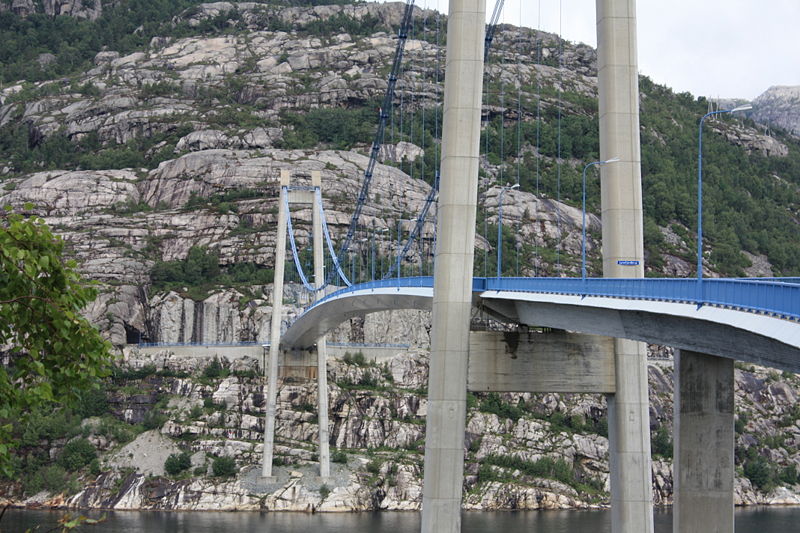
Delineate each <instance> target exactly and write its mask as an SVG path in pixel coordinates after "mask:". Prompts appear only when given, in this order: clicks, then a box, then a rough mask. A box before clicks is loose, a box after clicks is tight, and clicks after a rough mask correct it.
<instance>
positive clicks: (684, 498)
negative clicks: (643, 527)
mask: <svg viewBox="0 0 800 533" xmlns="http://www.w3.org/2000/svg"><path fill="white" fill-rule="evenodd" d="M733 394H734V371H733V359H727V358H723V357H715V356H713V355H707V354H703V353H698V352H692V351H689V350H680V351H676V354H675V402H674V423H675V429H674V454H673V456H674V463H673V465H674V466H673V469H674V471H673V476H672V477H673V480H674V481H673V483H674V506H673V518H672V520H673V522H672V523H673V526H672V531H674V532H675V533H730V532H732V531H733V527H734V524H733V481H734V469H735V465H734V457H733V448H734V426H733V422H734V420H733V417H734V395H733Z"/></svg>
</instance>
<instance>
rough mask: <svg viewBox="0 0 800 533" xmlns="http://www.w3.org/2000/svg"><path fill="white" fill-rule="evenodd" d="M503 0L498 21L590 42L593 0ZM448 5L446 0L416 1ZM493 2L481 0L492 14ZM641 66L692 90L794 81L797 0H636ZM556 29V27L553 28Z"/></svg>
mask: <svg viewBox="0 0 800 533" xmlns="http://www.w3.org/2000/svg"><path fill="white" fill-rule="evenodd" d="M520 1H521V0H506V2H505V8H504V9H503V17H502V22H505V23H508V24H514V25H519V21H520V18H521V20H522V24H523V25H524V26H528V27H532V28H539V29H542V30H545V31H550V32H555V33H561V35H562V36H563V37H564V38H566V39H568V40H570V41H573V42H583V43H586V44H589V45H591V46H593V47H594V46H596V44H597V43H596V28H595V0H522V6H523V8H522V11H520ZM416 5H418V6H420V7H428V8H433V9H439V10H440V11H446V10H447V6H448V1H447V0H416ZM494 5H495V0H487V4H486V9H487V11H488V12H489V14H491V11H492V10H493V9H494ZM636 9H637V15H638V43H639V72H640V73H641V74H644V75H647V76H649V77H650V78H651V79H652V80H653V81H655V82H657V83H661V84H664V85H667V86H668V87H671V88H672V89H674V90H675V91H678V92H682V91H689V92H691V93H692V94H694V95H695V96H701V95H702V96H708V97H712V98H713V97H722V98H734V97H735V98H746V99H753V98H755V97H756V96H758V95H759V94H761V93H762V92H764V91H765V90H767V89H768V88H769V87H770V86H772V85H800V0H638V1H637V2H636ZM559 28H561V31H560V32H559Z"/></svg>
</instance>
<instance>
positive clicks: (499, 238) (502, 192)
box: [497, 183, 519, 278]
mask: <svg viewBox="0 0 800 533" xmlns="http://www.w3.org/2000/svg"><path fill="white" fill-rule="evenodd" d="M517 188H519V183H515V184H514V185H510V186H509V185H506V186H504V187H502V188H501V189H500V198H498V200H497V277H498V278H499V277H501V276H502V275H503V271H502V264H503V195H505V194H506V191H510V190H511V189H517Z"/></svg>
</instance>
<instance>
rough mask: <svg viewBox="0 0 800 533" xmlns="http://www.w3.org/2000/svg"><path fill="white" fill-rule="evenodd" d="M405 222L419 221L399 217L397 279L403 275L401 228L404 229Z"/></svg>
mask: <svg viewBox="0 0 800 533" xmlns="http://www.w3.org/2000/svg"><path fill="white" fill-rule="evenodd" d="M403 222H414V223H416V222H417V221H416V219H410V218H398V219H397V279H400V277H401V276H400V270H401V268H402V265H401V260H402V259H403V258H402V257H401V255H402V250H401V248H400V244H401V237H402V233H401V230H402V226H403ZM398 289H399V287H398Z"/></svg>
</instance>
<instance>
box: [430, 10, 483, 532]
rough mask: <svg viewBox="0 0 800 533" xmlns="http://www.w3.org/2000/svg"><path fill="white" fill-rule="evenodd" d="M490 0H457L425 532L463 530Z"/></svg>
mask: <svg viewBox="0 0 800 533" xmlns="http://www.w3.org/2000/svg"><path fill="white" fill-rule="evenodd" d="M485 25H486V3H485V0H450V11H449V15H448V22H447V58H446V67H445V93H444V118H443V120H444V124H443V127H442V165H441V169H442V174H441V175H442V177H441V185H440V191H439V221H438V226H437V232H438V242H437V246H436V257H435V260H434V290H433V309H432V329H431V361H430V374H429V378H428V416H427V425H426V436H425V479H424V485H423V495H422V531H423V532H424V533H458V532H459V531H461V492H462V486H463V478H464V426H465V423H466V412H467V402H466V393H467V360H468V355H469V321H470V311H471V307H472V266H473V249H474V243H475V215H476V202H477V196H478V159H479V155H480V151H479V150H480V117H481V94H482V91H483V37H484V32H485Z"/></svg>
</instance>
